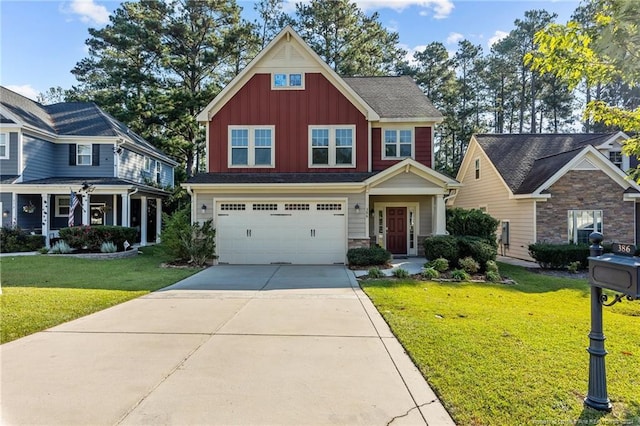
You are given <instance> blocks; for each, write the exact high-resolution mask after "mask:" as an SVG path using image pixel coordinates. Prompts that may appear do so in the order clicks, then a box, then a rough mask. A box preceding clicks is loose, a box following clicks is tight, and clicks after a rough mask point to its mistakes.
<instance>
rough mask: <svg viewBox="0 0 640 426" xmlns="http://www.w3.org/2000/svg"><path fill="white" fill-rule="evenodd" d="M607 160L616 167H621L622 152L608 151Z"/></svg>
mask: <svg viewBox="0 0 640 426" xmlns="http://www.w3.org/2000/svg"><path fill="white" fill-rule="evenodd" d="M609 160H610V161H611V162H612V163H613V164H615V165H616V167H618V168H620V169H622V152H621V151H609Z"/></svg>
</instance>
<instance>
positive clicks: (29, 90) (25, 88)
mask: <svg viewBox="0 0 640 426" xmlns="http://www.w3.org/2000/svg"><path fill="white" fill-rule="evenodd" d="M6 88H7V89H9V90H12V91H14V92H16V93H20V94H21V95H22V96H26V97H27V98H29V99H33V100H34V101H35V100H36V99H37V98H38V95H39V94H40V92H38V91H37V90H36V89H34V88H33V86H31V85H30V84H23V85H22V86H18V85H15V84H9V85H7V86H6Z"/></svg>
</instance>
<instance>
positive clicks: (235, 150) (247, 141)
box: [229, 126, 275, 167]
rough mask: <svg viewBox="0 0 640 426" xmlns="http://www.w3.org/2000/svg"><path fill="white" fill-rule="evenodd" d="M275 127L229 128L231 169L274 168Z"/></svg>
mask: <svg viewBox="0 0 640 426" xmlns="http://www.w3.org/2000/svg"><path fill="white" fill-rule="evenodd" d="M274 133H275V130H274V126H229V167H274V165H275V159H274V154H275V150H274V139H275V137H274Z"/></svg>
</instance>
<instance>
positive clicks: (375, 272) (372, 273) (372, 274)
mask: <svg viewBox="0 0 640 426" xmlns="http://www.w3.org/2000/svg"><path fill="white" fill-rule="evenodd" d="M368 275H369V278H382V271H381V270H380V269H379V268H376V267H373V268H370V269H369V272H368Z"/></svg>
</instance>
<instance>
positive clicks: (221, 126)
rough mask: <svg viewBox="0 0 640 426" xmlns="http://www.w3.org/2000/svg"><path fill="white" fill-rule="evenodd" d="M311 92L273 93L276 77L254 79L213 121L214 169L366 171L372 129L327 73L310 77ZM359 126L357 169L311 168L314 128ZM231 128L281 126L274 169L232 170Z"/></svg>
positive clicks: (307, 88)
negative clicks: (312, 129)
mask: <svg viewBox="0 0 640 426" xmlns="http://www.w3.org/2000/svg"><path fill="white" fill-rule="evenodd" d="M304 84H305V90H272V89H271V75H270V74H256V75H254V76H253V77H252V78H251V79H250V80H249V81H248V82H247V83H246V84H245V85H244V86H243V87H242V88H241V89H240V90H239V91H238V93H236V94H235V96H234V97H233V98H232V99H231V100H229V101H228V102H227V104H226V105H224V106H223V107H222V109H221V110H220V111H219V112H218V113H217V114H216V115H215V116H214V117H213V118H212V119H211V121H210V122H209V171H210V172H230V173H243V172H244V173H246V172H251V173H260V172H263V173H275V172H325V171H326V172H340V171H345V172H366V171H367V170H368V158H367V155H368V137H369V135H368V132H369V131H368V125H367V120H366V118H365V116H364V115H362V113H361V112H360V111H359V110H358V109H357V108H356V107H355V106H353V105H352V104H351V102H350V101H349V100H348V99H347V98H346V97H344V95H342V93H340V92H339V91H338V89H336V88H335V87H334V86H333V85H332V84H331V83H330V82H329V81H328V80H327V79H326V78H325V77H324V76H323V75H322V74H319V73H318V74H315V73H314V74H312V73H307V74H305V82H304ZM340 124H349V125H355V126H356V152H355V156H356V167H355V168H345V169H343V168H333V167H331V168H309V125H340ZM230 125H247V126H256V125H273V126H275V150H276V151H275V167H274V168H268V169H264V168H231V169H230V168H229V167H228V133H227V132H228V130H227V127H228V126H230Z"/></svg>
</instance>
